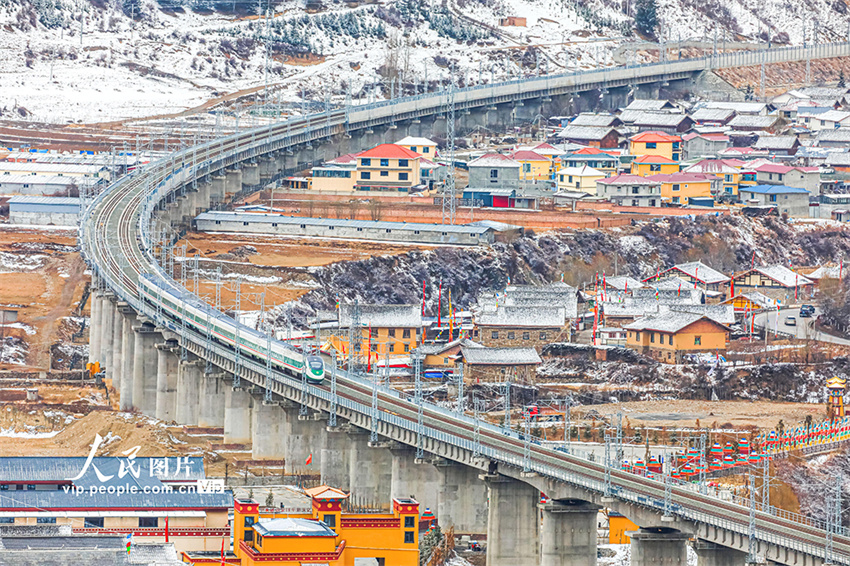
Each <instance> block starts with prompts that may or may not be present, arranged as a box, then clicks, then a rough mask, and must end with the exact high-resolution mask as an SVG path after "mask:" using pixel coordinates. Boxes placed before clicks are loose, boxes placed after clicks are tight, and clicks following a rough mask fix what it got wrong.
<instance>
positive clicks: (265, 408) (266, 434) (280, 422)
mask: <svg viewBox="0 0 850 566" xmlns="http://www.w3.org/2000/svg"><path fill="white" fill-rule="evenodd" d="M285 428H286V413H284V412H283V409H281V408H280V403H277V402H274V401H263V400H262V399H256V398H255V399H254V408H253V411H252V412H251V458H252V459H254V460H285V459H286V453H285V452H284V447H285V442H284V437H283V433H284V429H285Z"/></svg>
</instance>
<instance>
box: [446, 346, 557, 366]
mask: <svg viewBox="0 0 850 566" xmlns="http://www.w3.org/2000/svg"><path fill="white" fill-rule="evenodd" d="M461 352H462V353H463V359H464V360H465V361H466V363H468V364H470V365H530V364H539V363H541V362H542V360H541V359H540V356H539V355H538V354H537V350H535V349H534V348H467V347H463V348H461Z"/></svg>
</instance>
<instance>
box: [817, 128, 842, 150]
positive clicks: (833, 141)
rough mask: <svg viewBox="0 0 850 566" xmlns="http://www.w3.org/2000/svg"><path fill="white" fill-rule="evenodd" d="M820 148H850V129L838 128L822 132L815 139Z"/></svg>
mask: <svg viewBox="0 0 850 566" xmlns="http://www.w3.org/2000/svg"><path fill="white" fill-rule="evenodd" d="M815 144H816V145H817V146H818V147H841V148H847V147H848V146H850V128H836V129H834V130H821V131H819V132H818V133H817V135H816V137H815Z"/></svg>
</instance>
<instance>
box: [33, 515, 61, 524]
mask: <svg viewBox="0 0 850 566" xmlns="http://www.w3.org/2000/svg"><path fill="white" fill-rule="evenodd" d="M35 524H36V525H55V524H56V517H36V518H35Z"/></svg>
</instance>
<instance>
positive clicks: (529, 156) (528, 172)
mask: <svg viewBox="0 0 850 566" xmlns="http://www.w3.org/2000/svg"><path fill="white" fill-rule="evenodd" d="M509 157H510V158H511V159H513V160H514V161H518V162H519V163H520V165H521V166H522V168H521V169H520V173H519V178H520V181H521V182H522V183H523V184H527V183H528V182H529V181H532V182H533V181H547V180H549V179H551V178H552V172H551V167H552V160H551V159H549V158H548V157H546V156H545V155H540V154H539V153H537V152H536V151H531V150H524V149H523V150H518V151H515V152H513V153H511V154H510V155H509Z"/></svg>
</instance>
